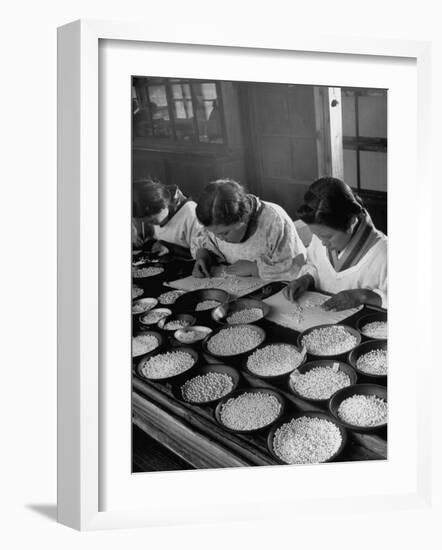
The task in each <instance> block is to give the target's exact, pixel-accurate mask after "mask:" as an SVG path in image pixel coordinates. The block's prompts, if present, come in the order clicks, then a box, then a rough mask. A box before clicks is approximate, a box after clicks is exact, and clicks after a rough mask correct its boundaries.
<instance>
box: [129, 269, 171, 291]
mask: <svg viewBox="0 0 442 550" xmlns="http://www.w3.org/2000/svg"><path fill="white" fill-rule="evenodd" d="M165 275H166V273H165V269H164V267H162V266H159V265H158V266H157V265H154V266H152V265H143V266H138V267H133V268H132V280H133V282H134V283H135V284H136V285H137V286H139V287H141V288H144V289H148V288H152V287H155V286H158V285H159V284H161V282H162V281H163V279H164V277H165Z"/></svg>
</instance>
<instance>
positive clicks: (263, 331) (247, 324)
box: [202, 323, 267, 361]
mask: <svg viewBox="0 0 442 550" xmlns="http://www.w3.org/2000/svg"><path fill="white" fill-rule="evenodd" d="M235 327H250V328H251V329H253V330H255V331H256V332H259V333H261V334H262V335H263V337H264V338H263V340H262V341H261V342H260V343H259V344H258V345H257V346H256V347H254V348H252V349H250V350H247V351H243V352H241V353H237V354H235V355H215V354H214V353H212V352H211V351H209V349H208V348H207V344H208V342H209V340H210V338H212V337H213V336H215V335H216V334H218V332H221V331H222V330H227V329H228V328H235ZM266 339H267V333H266V331H265V330H264V329H263V328H262V327H260V326H258V325H253V324H250V323H244V324H238V325H228V326H221V327H219V328H215V329H213V331H212V332H211V333H210V334H208V335H207V336H206V338H204V340H202V348H203V351H204V352H205V353H207V354H209V355H211V356H212V357H215V358H216V359H225V360H226V361H228V360H231V359H235V358H238V359H239V358H241V357H243V356H244V355H246V354H248V353H251V352H253V351H255V350H256V349H258V347H259V346H260V345H261V344H263V343H264V342H265V341H266Z"/></svg>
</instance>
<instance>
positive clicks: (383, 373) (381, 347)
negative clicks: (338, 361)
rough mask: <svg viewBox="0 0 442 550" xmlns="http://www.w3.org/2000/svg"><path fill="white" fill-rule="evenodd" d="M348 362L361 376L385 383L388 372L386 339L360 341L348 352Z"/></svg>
mask: <svg viewBox="0 0 442 550" xmlns="http://www.w3.org/2000/svg"><path fill="white" fill-rule="evenodd" d="M348 362H349V363H350V365H351V366H352V367H353V368H354V370H355V371H356V372H357V373H358V374H359V375H360V376H361V377H364V378H367V379H369V380H370V381H371V382H374V381H376V382H378V383H380V384H385V383H386V381H387V374H388V365H387V362H388V361H387V340H368V341H367V342H362V344H359V346H357V347H356V348H355V349H354V350H353V351H351V352H350V353H349V354H348Z"/></svg>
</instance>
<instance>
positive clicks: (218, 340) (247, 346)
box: [202, 325, 266, 359]
mask: <svg viewBox="0 0 442 550" xmlns="http://www.w3.org/2000/svg"><path fill="white" fill-rule="evenodd" d="M265 339H266V333H265V331H264V329H263V328H261V327H258V326H256V325H232V326H228V327H223V328H220V329H218V330H215V331H213V332H212V334H209V336H208V337H207V338H206V339H205V340H204V341H203V344H202V346H203V351H204V352H205V353H208V354H209V355H212V356H213V357H216V358H218V359H226V358H234V357H235V358H238V359H239V358H242V357H243V356H244V355H245V354H247V353H250V352H251V351H253V350H255V349H256V348H257V347H258V346H260V345H261V344H262V343H263V342H264V341H265Z"/></svg>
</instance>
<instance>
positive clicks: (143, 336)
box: [132, 330, 164, 359]
mask: <svg viewBox="0 0 442 550" xmlns="http://www.w3.org/2000/svg"><path fill="white" fill-rule="evenodd" d="M163 344H164V338H163V337H162V336H161V334H159V333H158V332H155V331H153V330H146V331H144V332H139V333H138V334H136V335H135V336H133V337H132V357H133V358H134V359H139V358H140V357H142V356H143V355H148V354H150V353H152V352H153V351H155V350H159V349H160V348H161V347H162V346H163Z"/></svg>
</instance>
